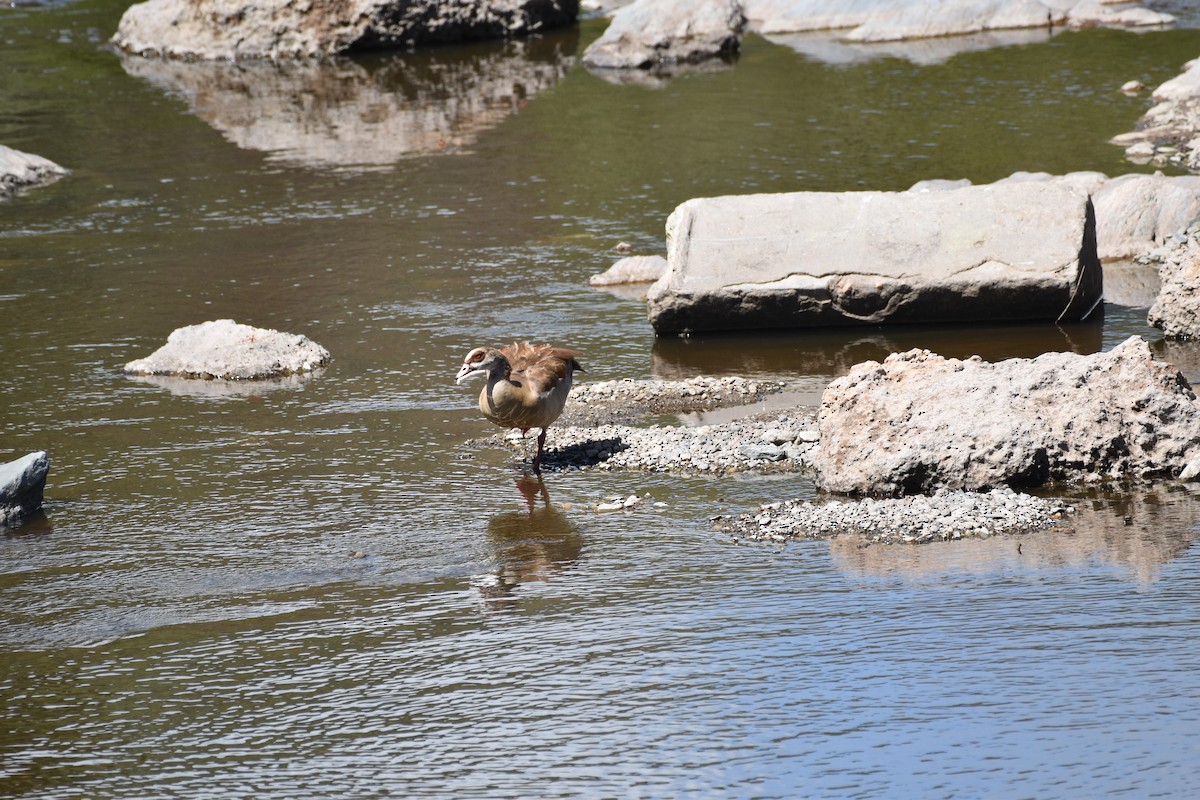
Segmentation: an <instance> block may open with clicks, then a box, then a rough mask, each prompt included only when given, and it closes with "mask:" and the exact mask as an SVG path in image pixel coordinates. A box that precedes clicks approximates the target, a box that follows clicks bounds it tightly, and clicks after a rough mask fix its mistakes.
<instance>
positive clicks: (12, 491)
mask: <svg viewBox="0 0 1200 800" xmlns="http://www.w3.org/2000/svg"><path fill="white" fill-rule="evenodd" d="M49 473H50V459H49V457H48V456H47V455H46V453H45V452H44V451H38V452H36V453H30V454H29V455H27V456H24V457H22V458H18V459H17V460H16V461H10V462H8V463H7V464H0V528H11V527H16V526H17V525H19V524H20V523H21V522H22V521H23V520H24V519H26V518H27V517H28V516H29V515H31V514H33V513H34V512H35V511H37V510H38V509H39V508H41V507H42V496H43V492H44V491H45V488H46V476H47V475H49Z"/></svg>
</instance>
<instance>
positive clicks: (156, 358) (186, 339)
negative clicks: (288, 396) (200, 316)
mask: <svg viewBox="0 0 1200 800" xmlns="http://www.w3.org/2000/svg"><path fill="white" fill-rule="evenodd" d="M328 363H329V351H328V350H326V349H325V348H324V347H321V346H320V345H319V344H317V343H316V342H313V341H312V340H310V339H309V338H308V337H307V336H300V335H297V334H291V333H281V332H280V331H276V330H269V329H266V328H255V327H252V326H250V325H239V324H238V323H236V322H234V321H233V320H231V319H219V320H213V321H211V322H202V323H200V324H199V325H189V326H187V327H184V328H178V329H176V330H174V331H172V332H171V335H170V336H168V337H167V343H166V344H165V345H163V346H162V347H160V348H159V349H158V350H155V351H154V352H153V353H151V354H150V355H149V356H147V357H146V358H142V359H138V360H136V361H130V362H129V363H128V364H126V365H125V372H127V373H130V374H133V375H175V376H179V377H183V378H209V379H212V378H215V379H220V380H257V379H262V378H276V377H280V376H285V375H296V374H302V373H308V372H312V371H313V370H315V369H318V368H319V367H323V366H325V365H326V364H328Z"/></svg>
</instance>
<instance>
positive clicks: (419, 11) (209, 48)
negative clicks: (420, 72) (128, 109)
mask: <svg viewBox="0 0 1200 800" xmlns="http://www.w3.org/2000/svg"><path fill="white" fill-rule="evenodd" d="M578 13H579V2H578V0H311V1H310V2H304V3H295V2H292V0H147V1H146V2H143V3H138V4H136V5H133V6H131V7H130V8H129V9H128V10H127V11H126V12H125V14H124V15H123V16H122V17H121V22H120V24H119V26H118V28H117V33H116V35H115V36H114V37H113V39H112V42H113V44H115V45H116V46H117V47H119V48H121V49H122V50H125V51H128V52H131V53H138V54H141V55H156V56H167V57H172V58H190V59H238V58H303V57H312V56H328V55H333V54H335V53H346V52H351V51H359V50H371V49H380V48H389V47H411V46H413V45H425V44H442V43H448V42H461V41H470V40H478V39H502V38H507V37H512V36H525V35H528V34H531V33H537V32H539V31H545V30H550V29H553V28H560V27H565V26H567V25H570V24H572V23H573V22H574V21H575V17H576V15H577V14H578Z"/></svg>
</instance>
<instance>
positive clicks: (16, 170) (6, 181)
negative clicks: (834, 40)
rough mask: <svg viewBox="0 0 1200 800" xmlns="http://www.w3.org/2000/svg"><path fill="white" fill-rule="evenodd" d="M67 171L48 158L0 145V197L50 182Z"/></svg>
mask: <svg viewBox="0 0 1200 800" xmlns="http://www.w3.org/2000/svg"><path fill="white" fill-rule="evenodd" d="M67 172H68V170H66V169H65V168H63V167H60V166H59V165H58V164H55V163H54V162H53V161H51V160H49V159H47V158H42V157H41V156H36V155H33V154H32V153H23V152H21V151H20V150H14V149H13V148H11V147H5V146H4V145H0V199H3V198H5V197H7V196H8V195H10V194H12V193H13V192H16V191H17V190H18V189H21V188H23V187H26V186H35V185H37V184H41V183H49V182H50V181H53V180H56V179H57V178H58V177H59V176H61V175H66V174H67Z"/></svg>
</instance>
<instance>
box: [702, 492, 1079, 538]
mask: <svg viewBox="0 0 1200 800" xmlns="http://www.w3.org/2000/svg"><path fill="white" fill-rule="evenodd" d="M1073 511H1074V508H1072V507H1071V506H1069V505H1066V504H1064V503H1059V502H1056V501H1053V500H1046V499H1043V498H1040V497H1033V496H1031V495H1027V494H1018V493H1017V492H1014V491H1013V490H1011V489H1009V488H1007V487H1004V488H998V489H993V490H991V491H988V492H982V493H979V492H964V491H946V490H941V491H938V492H936V493H934V494H933V495H930V496H928V497H924V496H922V497H905V498H899V499H888V500H874V499H870V498H868V499H865V500H860V501H845V500H832V501H829V502H825V503H812V502H807V501H800V500H787V501H784V502H781V503H770V504H768V505H764V506H760V507H759V509H758V510H757V511H755V512H753V513H749V514H739V515H737V516H732V517H716V518H715V519H714V522H716V523H717V525H718V527H719V528H721V529H722V530H725V531H729V532H731V533H737V534H739V535H744V536H746V537H747V538H749V539H755V540H765V541H785V540H788V539H827V538H829V537H831V536H839V535H845V534H855V535H858V536H861V537H862V538H864V539H865V540H867V541H869V542H875V543H889V544H924V543H926V542H935V541H947V540H951V539H963V538H971V537H978V538H987V537H989V536H992V535H995V534H998V533H1026V532H1029V531H1032V530H1037V529H1040V528H1048V527H1051V526H1053V525H1055V524H1057V523H1058V522H1059V521H1060V520H1061V519H1063V517H1064V516H1065V515H1067V514H1069V513H1072V512H1073Z"/></svg>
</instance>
